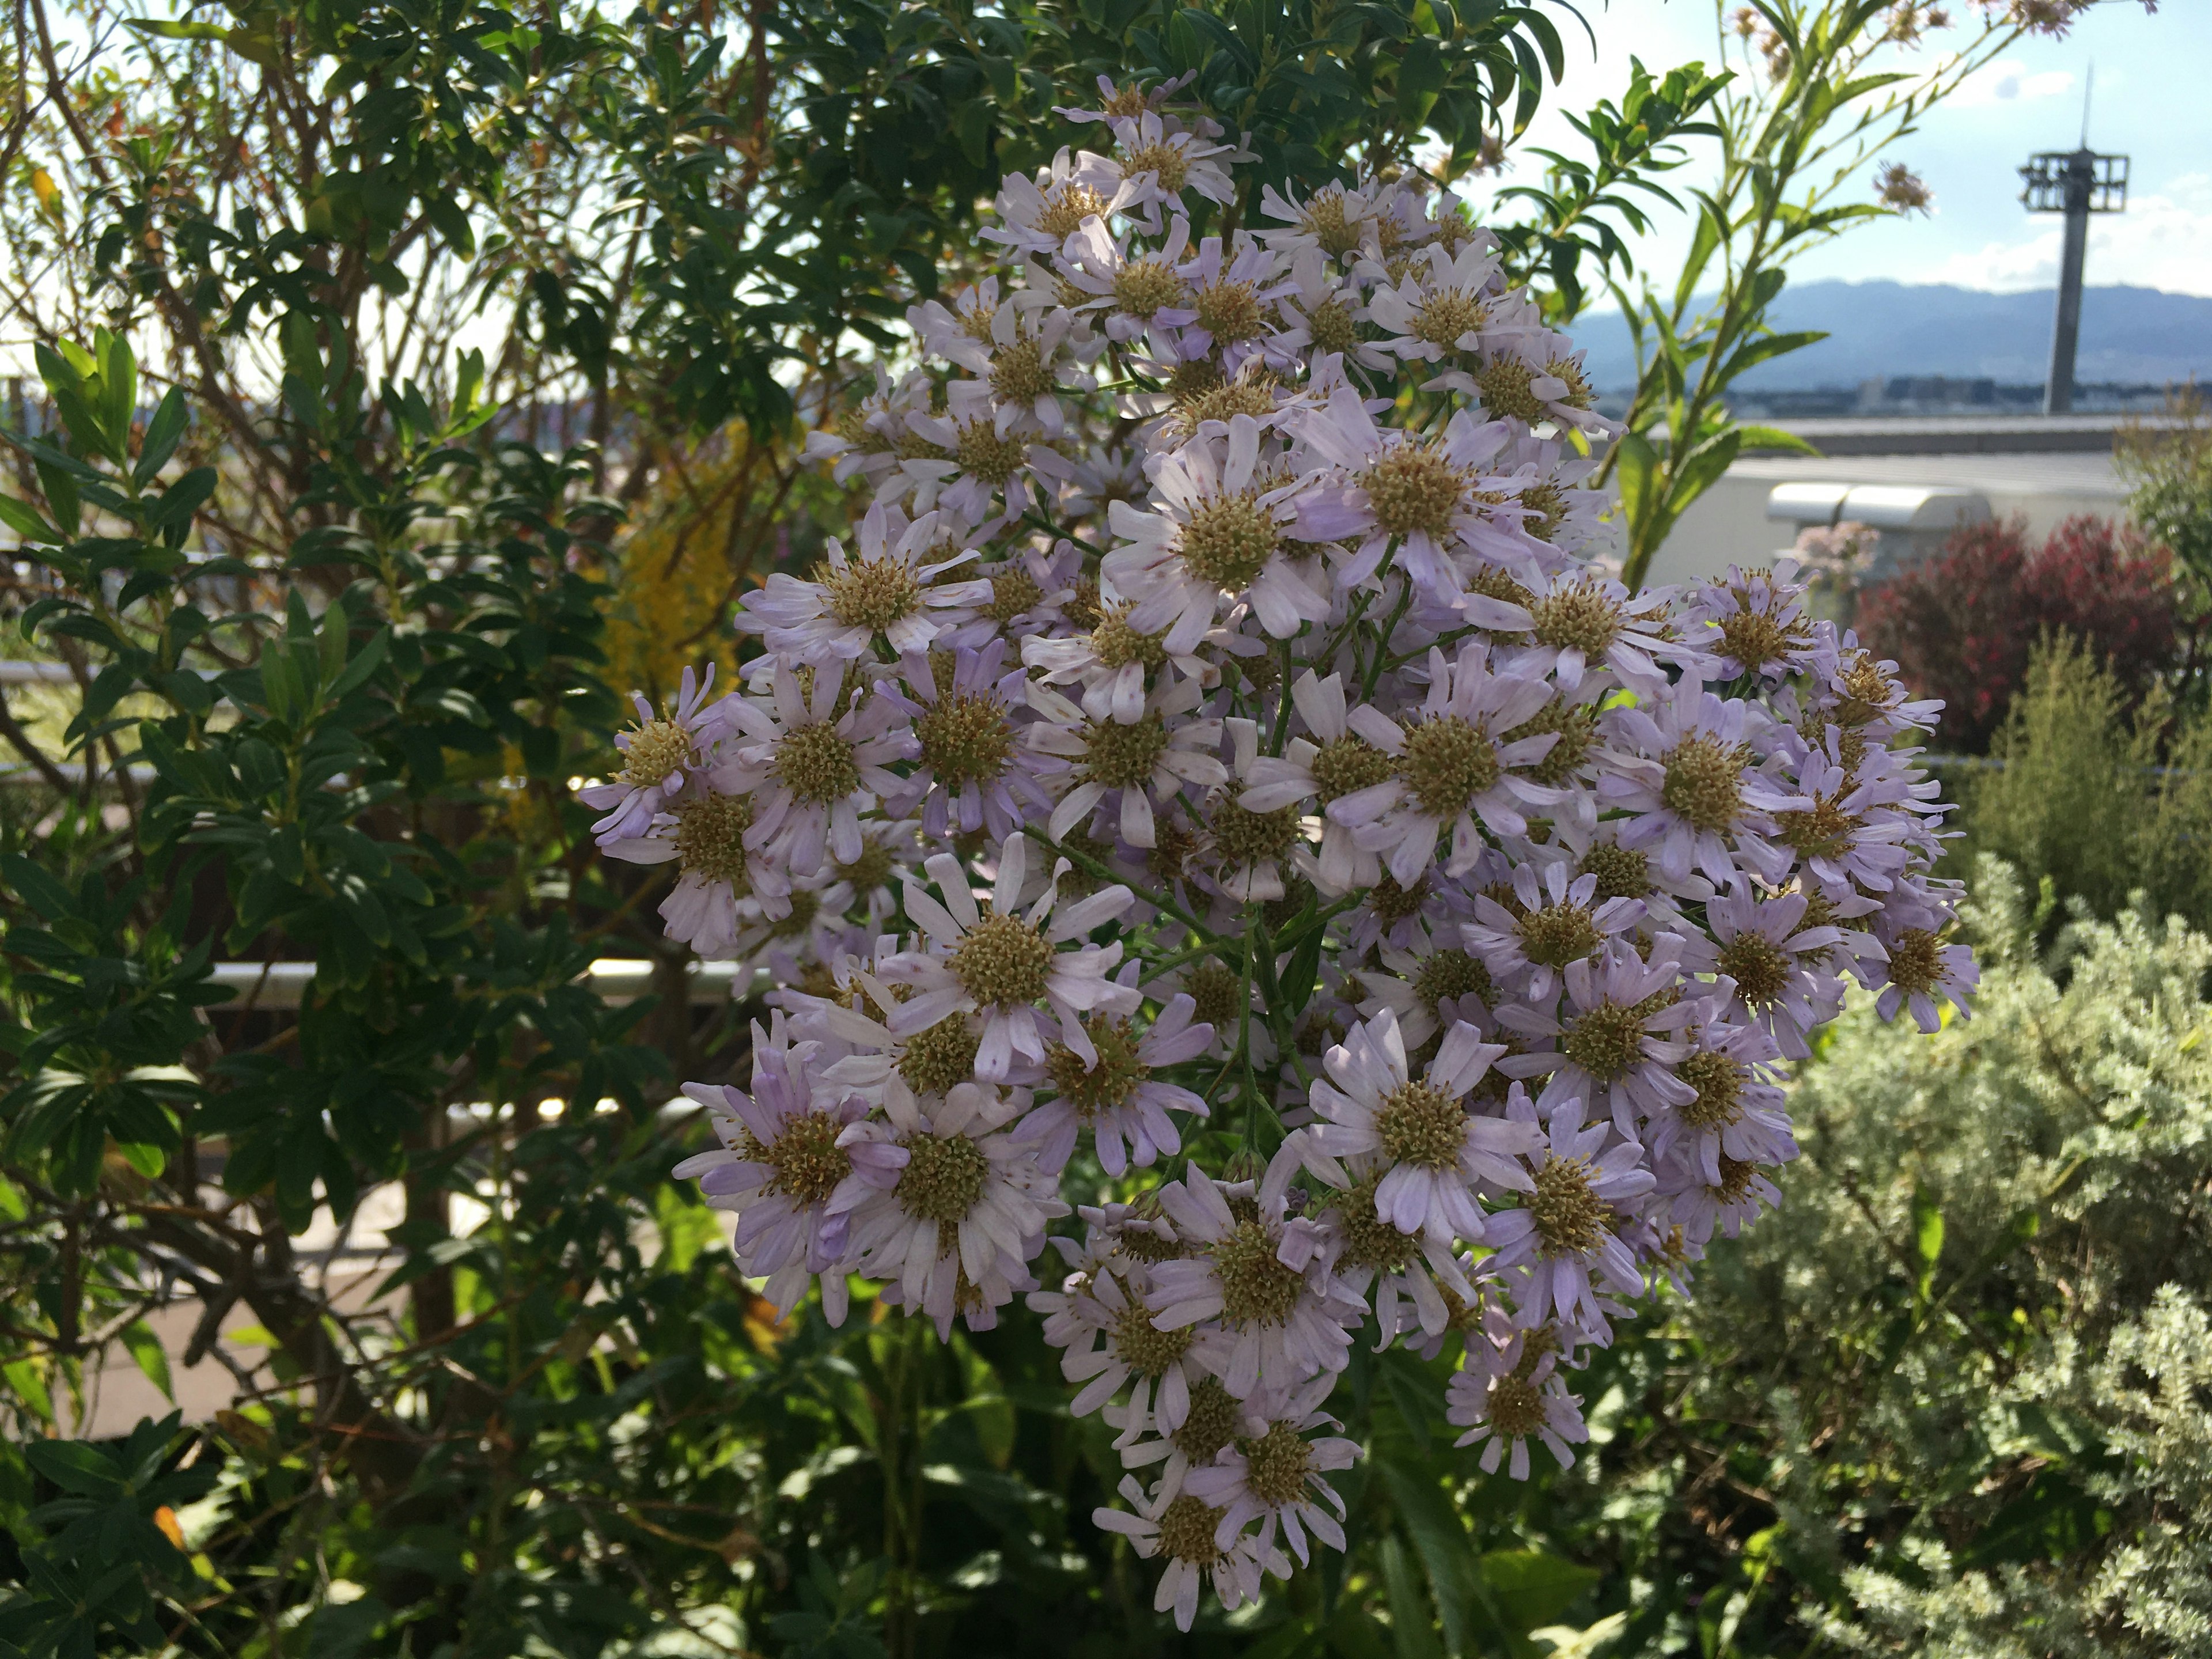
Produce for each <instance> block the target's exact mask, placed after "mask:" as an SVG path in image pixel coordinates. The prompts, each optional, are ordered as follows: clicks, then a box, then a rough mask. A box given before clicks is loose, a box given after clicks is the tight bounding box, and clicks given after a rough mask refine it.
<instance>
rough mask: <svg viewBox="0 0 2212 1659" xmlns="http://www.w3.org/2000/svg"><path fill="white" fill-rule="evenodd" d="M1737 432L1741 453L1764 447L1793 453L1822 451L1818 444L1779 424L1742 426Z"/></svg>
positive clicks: (1803, 453) (1815, 453)
mask: <svg viewBox="0 0 2212 1659" xmlns="http://www.w3.org/2000/svg"><path fill="white" fill-rule="evenodd" d="M1736 434H1737V441H1738V442H1739V444H1740V445H1741V452H1740V453H1746V454H1748V453H1753V452H1755V451H1758V450H1762V449H1778V450H1786V451H1788V452H1789V453H1791V454H1793V455H1818V454H1819V453H1820V448H1819V447H1818V446H1817V445H1814V444H1812V443H1808V442H1807V441H1805V440H1804V439H1802V438H1801V437H1799V436H1798V435H1796V433H1794V432H1787V431H1784V429H1783V428H1780V427H1778V426H1759V425H1746V426H1740V427H1738V428H1736Z"/></svg>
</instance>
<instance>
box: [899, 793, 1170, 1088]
mask: <svg viewBox="0 0 2212 1659" xmlns="http://www.w3.org/2000/svg"><path fill="white" fill-rule="evenodd" d="M1028 848H1029V841H1028V838H1027V837H1026V836H1012V837H1011V838H1009V839H1008V841H1007V842H1006V845H1005V847H1004V848H1002V849H1001V850H1000V854H999V873H998V878H997V880H996V881H995V882H994V884H993V886H992V889H991V896H990V898H989V899H988V901H987V905H979V904H978V903H977V902H976V901H975V896H974V893H973V892H972V890H970V888H969V884H968V876H967V872H965V871H964V870H963V869H962V868H961V866H960V860H957V858H954V857H953V856H952V855H951V854H949V853H936V854H932V855H931V856H930V857H929V858H928V859H927V860H925V861H924V864H923V867H924V868H925V869H926V870H927V871H928V872H929V874H930V876H931V877H932V878H933V879H934V880H935V881H936V883H937V884H938V887H939V890H941V891H942V892H943V893H944V895H945V902H943V903H942V904H940V903H939V902H937V901H936V900H935V899H933V898H932V897H931V896H929V895H928V894H927V892H925V891H924V890H922V889H921V887H920V886H918V885H915V884H908V886H907V888H906V913H907V915H908V916H910V917H912V918H913V919H914V921H915V924H916V925H917V926H918V927H921V930H922V932H923V933H925V934H927V936H928V940H929V944H930V945H931V946H932V947H933V948H932V949H929V950H925V951H904V952H902V953H901V954H900V955H899V956H898V957H896V958H894V959H893V963H892V964H891V965H890V966H889V967H887V969H886V971H887V972H891V973H895V974H896V976H897V978H898V979H900V980H901V981H903V982H904V983H906V984H908V985H910V986H912V987H914V994H913V995H912V996H910V997H909V998H908V1000H906V1001H904V1002H902V1003H901V1004H899V1006H897V1007H896V1008H895V1009H893V1010H891V1011H890V1018H889V1020H888V1021H887V1022H886V1023H887V1024H888V1026H889V1029H890V1031H891V1032H892V1034H893V1035H895V1036H910V1035H911V1034H913V1033H914V1032H916V1031H921V1030H927V1029H928V1028H929V1027H930V1026H933V1025H935V1024H937V1023H938V1022H939V1021H940V1020H942V1019H944V1018H946V1017H947V1016H948V1015H951V1014H953V1013H956V1012H963V1013H973V1014H975V1015H977V1016H978V1017H980V1018H981V1020H982V1026H983V1029H982V1033H981V1043H980V1046H979V1048H978V1049H977V1051H976V1056H975V1075H976V1076H977V1077H979V1078H981V1079H985V1080H986V1081H995V1080H996V1079H1000V1078H1003V1077H1005V1076H1006V1074H1007V1073H1008V1071H1009V1069H1010V1068H1011V1067H1012V1066H1013V1064H1014V1062H1015V1059H1016V1057H1017V1056H1019V1057H1020V1058H1022V1059H1024V1060H1033V1061H1037V1062H1040V1063H1042V1061H1043V1060H1044V1058H1045V1054H1046V1052H1047V1047H1048V1044H1049V1043H1050V1042H1052V1041H1053V1039H1054V1033H1055V1028H1056V1029H1057V1035H1058V1037H1059V1040H1060V1042H1064V1043H1066V1045H1067V1046H1068V1048H1071V1049H1073V1050H1074V1051H1075V1052H1076V1053H1077V1054H1082V1055H1083V1056H1085V1058H1086V1059H1089V1058H1091V1057H1094V1056H1096V1054H1097V1052H1098V1051H1097V1048H1096V1047H1094V1046H1093V1044H1092V1043H1091V1036H1090V1033H1089V1032H1087V1031H1086V1030H1085V1029H1084V1025H1083V1019H1082V1016H1083V1015H1085V1014H1087V1013H1094V1012H1111V1013H1125V1012H1132V1011H1133V1010H1134V1008H1135V1006H1136V1005H1137V995H1136V993H1134V992H1133V991H1131V990H1128V989H1127V988H1126V987H1122V986H1120V985H1117V984H1115V982H1114V981H1113V980H1112V979H1110V978H1109V977H1108V975H1110V974H1111V973H1112V972H1113V970H1114V968H1115V964H1116V963H1119V962H1120V961H1121V944H1120V942H1119V941H1116V942H1115V943H1114V944H1111V945H1105V946H1103V947H1102V946H1099V945H1092V944H1091V943H1089V935H1090V933H1091V929H1093V928H1094V927H1098V926H1100V925H1101V924H1102V923H1103V922H1107V921H1112V920H1113V919H1114V918H1115V917H1116V916H1118V915H1121V913H1122V912H1123V911H1124V910H1126V909H1127V908H1129V906H1130V904H1131V903H1132V902H1133V896H1132V895H1131V893H1130V891H1129V890H1128V889H1127V888H1126V887H1121V886H1114V887H1108V888H1105V889H1103V890H1101V891H1099V892H1096V893H1093V894H1091V896H1089V897H1088V898H1085V899H1079V900H1078V901H1077V902H1074V903H1073V904H1070V905H1066V906H1060V907H1059V908H1055V903H1056V901H1057V898H1058V878H1059V872H1060V871H1064V870H1066V868H1068V865H1067V861H1066V860H1065V859H1063V860H1060V864H1059V868H1058V869H1057V870H1055V871H1054V875H1053V878H1052V879H1051V880H1050V881H1048V883H1047V884H1046V885H1045V889H1044V892H1043V894H1042V896H1041V897H1039V898H1038V899H1037V900H1036V902H1034V903H1032V904H1031V905H1030V908H1029V910H1028V912H1027V914H1024V912H1023V911H1022V910H1021V909H1020V908H1019V902H1020V897H1021V893H1022V888H1023V885H1024V877H1025V876H1026V874H1027V872H1028V856H1029V854H1028ZM1070 945H1073V947H1074V948H1073V949H1072V950H1071V949H1069V948H1067V947H1068V946H1070ZM940 952H941V953H942V954H939V953H940ZM1040 1003H1042V1004H1043V1005H1045V1006H1042V1007H1040V1006H1038V1005H1039V1004H1040Z"/></svg>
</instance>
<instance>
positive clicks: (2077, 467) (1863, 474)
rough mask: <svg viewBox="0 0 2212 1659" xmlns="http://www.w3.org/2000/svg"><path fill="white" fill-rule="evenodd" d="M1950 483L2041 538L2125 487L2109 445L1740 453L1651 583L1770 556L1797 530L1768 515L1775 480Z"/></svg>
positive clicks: (2101, 511)
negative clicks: (2069, 450)
mask: <svg viewBox="0 0 2212 1659" xmlns="http://www.w3.org/2000/svg"><path fill="white" fill-rule="evenodd" d="M1824 482H1833V483H1852V484H1949V485H1954V486H1956V487H1959V488H1962V489H1972V490H1975V491H1978V493H1979V494H1980V495H1982V496H1983V498H1984V500H1986V501H1988V502H1989V505H1990V513H1991V515H1992V516H1993V517H1995V518H1997V519H2000V520H2002V519H2008V518H2010V517H2011V516H2012V515H2013V514H2015V513H2019V514H2021V516H2022V517H2024V518H2025V519H2026V520H2027V530H2028V535H2029V537H2030V538H2031V541H2032V542H2033V541H2039V540H2041V538H2043V537H2045V536H2046V535H2048V534H2049V533H2050V532H2051V531H2052V530H2054V529H2056V528H2057V526H2059V525H2060V524H2061V523H2063V521H2064V520H2067V519H2069V518H2071V517H2073V516H2075V514H2077V513H2094V514H2096V515H2097V516H2099V517H2100V518H2110V519H2117V518H2121V517H2124V515H2125V512H2126V505H2125V495H2126V491H2125V487H2124V485H2123V484H2122V483H2120V480H2119V478H2118V475H2117V474H2116V473H2115V471H2113V467H2112V457H2111V456H2110V455H2109V454H2089V455H2081V454H2039V455H2037V454H2030V455H1973V454H1969V455H1848V456H1838V457H1835V458H1833V459H1811V458H1808V457H1804V456H1786V455H1778V456H1765V455H1762V456H1755V457H1753V458H1750V459H1745V460H1741V461H1738V462H1737V463H1736V464H1735V465H1734V466H1732V467H1730V468H1729V470H1728V471H1727V472H1726V473H1725V474H1724V475H1723V477H1721V479H1720V481H1719V482H1718V483H1715V484H1714V485H1713V487H1712V488H1711V489H1708V490H1707V491H1706V492H1705V494H1704V495H1702V496H1700V497H1699V499H1698V500H1697V501H1695V502H1694V503H1692V506H1691V507H1690V509H1689V511H1688V512H1686V513H1684V514H1683V515H1682V518H1681V521H1680V523H1679V524H1677V525H1676V526H1674V533H1673V534H1672V535H1671V536H1669V537H1668V538H1667V541H1666V543H1665V544H1664V545H1663V546H1662V547H1661V548H1660V550H1659V554H1658V556H1657V557H1656V558H1655V559H1654V560H1653V561H1652V563H1651V573H1650V578H1649V580H1650V581H1651V582H1653V583H1654V584H1663V583H1669V582H1680V581H1688V580H1695V579H1696V578H1698V577H1701V576H1717V575H1718V574H1721V573H1722V572H1723V571H1724V570H1726V569H1727V568H1729V566H1730V565H1731V564H1739V565H1751V564H1765V563H1767V562H1771V560H1772V558H1773V556H1774V554H1775V552H1776V550H1778V549H1781V548H1785V547H1788V546H1789V545H1790V543H1791V542H1792V541H1794V540H1795V539H1796V532H1795V530H1794V529H1793V527H1792V526H1790V525H1787V524H1783V523H1778V522H1777V521H1776V520H1771V519H1769V518H1768V517H1767V516H1766V502H1767V497H1768V495H1770V493H1771V491H1772V490H1773V489H1774V487H1775V486H1776V485H1777V484H1781V483H1824Z"/></svg>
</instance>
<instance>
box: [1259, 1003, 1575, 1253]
mask: <svg viewBox="0 0 2212 1659" xmlns="http://www.w3.org/2000/svg"><path fill="white" fill-rule="evenodd" d="M1504 1052H1505V1050H1504V1047H1503V1045H1501V1044H1498V1043H1488V1042H1483V1041H1482V1038H1481V1034H1480V1032H1478V1031H1477V1030H1475V1029H1474V1026H1472V1025H1469V1024H1466V1023H1465V1022H1464V1021H1462V1022H1459V1023H1457V1024H1454V1025H1453V1026H1452V1027H1451V1029H1450V1030H1448V1031H1446V1032H1445V1033H1444V1039H1443V1045H1442V1047H1440V1048H1438V1050H1437V1057H1436V1058H1435V1059H1434V1060H1431V1061H1430V1062H1429V1065H1428V1066H1427V1069H1426V1070H1425V1073H1423V1075H1422V1076H1421V1077H1420V1078H1419V1079H1414V1078H1413V1076H1412V1073H1411V1068H1410V1067H1409V1066H1408V1065H1407V1060H1406V1044H1405V1040H1404V1038H1403V1037H1402V1036H1401V1035H1400V1033H1399V1030H1398V1022H1397V1019H1396V1018H1395V1016H1394V1015H1393V1014H1392V1013H1391V1012H1390V1011H1389V1009H1387V1008H1386V1009H1384V1010H1383V1012H1381V1013H1379V1014H1377V1015H1376V1017H1375V1018H1373V1019H1371V1020H1369V1021H1366V1022H1364V1024H1360V1025H1358V1026H1355V1027H1354V1028H1353V1029H1352V1030H1351V1031H1350V1032H1349V1033H1348V1034H1346V1037H1345V1040H1344V1041H1343V1042H1340V1043H1339V1044H1338V1045H1337V1046H1336V1047H1334V1048H1331V1049H1330V1050H1329V1051H1328V1053H1327V1054H1324V1055H1323V1056H1322V1069H1323V1070H1324V1071H1325V1072H1326V1073H1328V1077H1327V1079H1326V1080H1322V1079H1316V1081H1315V1083H1314V1085H1313V1091H1312V1104H1313V1110H1314V1114H1315V1116H1316V1120H1317V1121H1316V1125H1315V1127H1312V1128H1310V1129H1308V1130H1304V1131H1302V1132H1301V1133H1302V1134H1303V1135H1304V1141H1305V1146H1304V1156H1305V1164H1306V1167H1307V1168H1308V1169H1310V1170H1313V1171H1314V1173H1315V1174H1316V1175H1318V1176H1321V1177H1322V1179H1323V1180H1325V1181H1327V1182H1328V1183H1329V1184H1330V1185H1331V1186H1333V1187H1335V1188H1340V1189H1342V1188H1347V1187H1350V1186H1351V1185H1352V1180H1351V1178H1350V1177H1349V1176H1346V1173H1345V1171H1344V1170H1343V1168H1342V1166H1341V1165H1340V1164H1338V1163H1337V1162H1336V1160H1337V1159H1339V1158H1354V1157H1369V1158H1376V1159H1379V1160H1380V1161H1381V1162H1382V1163H1383V1164H1384V1165H1386V1166H1387V1168H1388V1173H1386V1174H1385V1175H1383V1177H1382V1179H1381V1180H1380V1181H1379V1182H1377V1183H1376V1188H1375V1190H1374V1204H1375V1211H1376V1214H1377V1215H1378V1216H1380V1217H1381V1218H1383V1220H1385V1221H1387V1222H1389V1224H1390V1225H1392V1226H1394V1227H1395V1228H1397V1230H1398V1231H1400V1232H1402V1233H1421V1234H1425V1235H1426V1236H1428V1237H1432V1238H1435V1239H1437V1240H1439V1241H1444V1242H1448V1241H1449V1240H1451V1239H1453V1238H1460V1239H1463V1240H1465V1241H1466V1242H1467V1243H1470V1244H1472V1243H1480V1242H1481V1240H1482V1238H1483V1233H1484V1225H1485V1221H1484V1215H1483V1210H1482V1206H1481V1205H1480V1203H1479V1202H1477V1201H1476V1194H1478V1193H1479V1192H1492V1193H1497V1192H1504V1191H1522V1192H1525V1191H1527V1190H1528V1174H1527V1172H1526V1171H1525V1170H1522V1167H1521V1164H1520V1163H1519V1161H1518V1160H1519V1159H1520V1158H1522V1156H1524V1155H1526V1154H1528V1153H1529V1152H1533V1151H1534V1149H1535V1147H1536V1146H1537V1144H1538V1139H1539V1138H1538V1136H1537V1134H1536V1133H1535V1131H1534V1127H1533V1126H1532V1125H1529V1124H1526V1123H1520V1122H1516V1121H1510V1120H1506V1119H1501V1118H1489V1117H1478V1116H1475V1115H1472V1114H1470V1113H1469V1112H1468V1109H1467V1105H1466V1100H1465V1097H1466V1095H1467V1093H1468V1091H1469V1090H1470V1089H1472V1088H1474V1085H1475V1081H1476V1079H1479V1078H1480V1077H1481V1076H1482V1074H1483V1073H1485V1072H1486V1071H1488V1070H1489V1069H1490V1062H1491V1061H1492V1060H1495V1059H1497V1058H1498V1056H1499V1055H1500V1054H1504Z"/></svg>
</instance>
